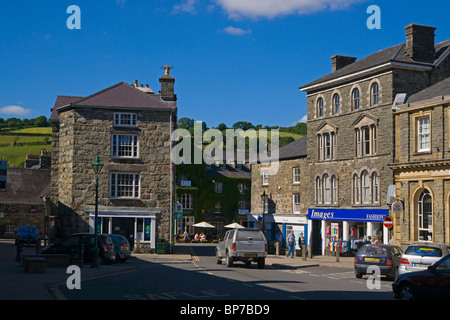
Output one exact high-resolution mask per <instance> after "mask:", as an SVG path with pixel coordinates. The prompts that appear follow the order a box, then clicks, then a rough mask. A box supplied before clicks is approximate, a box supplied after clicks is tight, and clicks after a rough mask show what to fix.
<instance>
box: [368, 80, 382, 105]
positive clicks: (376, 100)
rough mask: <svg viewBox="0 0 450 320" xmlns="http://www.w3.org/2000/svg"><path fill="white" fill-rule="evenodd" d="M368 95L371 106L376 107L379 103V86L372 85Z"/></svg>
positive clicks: (376, 84) (376, 83)
mask: <svg viewBox="0 0 450 320" xmlns="http://www.w3.org/2000/svg"><path fill="white" fill-rule="evenodd" d="M375 89H376V90H375ZM370 93H371V102H372V105H373V106H376V105H378V104H379V103H380V86H379V85H378V82H374V83H372V85H371V87H370Z"/></svg>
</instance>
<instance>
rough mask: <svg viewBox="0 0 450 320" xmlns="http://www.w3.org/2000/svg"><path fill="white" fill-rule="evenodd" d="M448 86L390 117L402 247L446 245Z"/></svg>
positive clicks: (449, 232) (449, 213)
mask: <svg viewBox="0 0 450 320" xmlns="http://www.w3.org/2000/svg"><path fill="white" fill-rule="evenodd" d="M449 82H450V81H448V80H447V81H446V83H444V85H441V84H439V83H438V84H437V85H436V86H440V87H441V88H442V90H439V87H438V88H437V89H438V90H434V92H432V95H431V97H432V98H431V99H426V100H422V101H417V102H412V103H407V104H403V105H400V106H398V107H397V110H396V111H394V117H395V132H396V135H395V150H396V152H395V156H394V163H393V164H391V165H390V167H391V168H392V169H393V170H394V174H395V186H396V199H397V200H398V201H401V202H402V203H403V211H402V212H401V213H400V214H398V215H396V216H395V218H396V219H395V220H394V222H395V226H396V227H397V230H398V233H397V236H396V240H397V241H398V242H399V243H400V244H402V245H405V246H406V245H408V244H410V243H412V242H416V241H432V242H436V243H447V244H449V243H450V206H449V204H450V173H449V169H448V168H449V166H450V160H449V159H450V143H449V142H450V137H449V134H450V130H449V127H450V109H449V99H450V96H448V95H447V94H448V89H447V88H448V83H449ZM430 89H434V86H433V87H430ZM424 91H425V90H424ZM420 94H421V93H419V94H418V95H420ZM411 98H412V99H414V96H412V97H411ZM423 119H425V121H426V122H425V123H426V124H427V128H425V130H426V131H425V132H424V131H422V128H423V124H422V123H421V121H422V120H423ZM423 132H424V133H425V135H426V136H425V137H422V136H423ZM422 139H424V140H422ZM421 141H426V144H423V143H421Z"/></svg>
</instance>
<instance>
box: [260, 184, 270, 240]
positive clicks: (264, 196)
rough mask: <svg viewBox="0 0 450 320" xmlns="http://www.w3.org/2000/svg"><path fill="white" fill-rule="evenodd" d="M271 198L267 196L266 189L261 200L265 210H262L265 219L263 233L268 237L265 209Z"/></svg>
mask: <svg viewBox="0 0 450 320" xmlns="http://www.w3.org/2000/svg"><path fill="white" fill-rule="evenodd" d="M268 198H269V196H268V195H267V194H266V189H264V192H263V194H262V195H261V200H262V202H263V209H262V218H263V233H264V236H265V235H266V218H265V217H266V214H265V209H266V201H267V199H268Z"/></svg>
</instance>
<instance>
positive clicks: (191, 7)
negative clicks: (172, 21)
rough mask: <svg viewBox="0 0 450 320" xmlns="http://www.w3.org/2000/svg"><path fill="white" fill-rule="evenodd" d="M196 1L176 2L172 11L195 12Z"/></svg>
mask: <svg viewBox="0 0 450 320" xmlns="http://www.w3.org/2000/svg"><path fill="white" fill-rule="evenodd" d="M197 3H198V0H186V1H185V2H184V3H181V4H177V5H175V6H174V7H173V11H172V13H178V12H188V13H196V12H197V11H196V9H195V5H196V4H197Z"/></svg>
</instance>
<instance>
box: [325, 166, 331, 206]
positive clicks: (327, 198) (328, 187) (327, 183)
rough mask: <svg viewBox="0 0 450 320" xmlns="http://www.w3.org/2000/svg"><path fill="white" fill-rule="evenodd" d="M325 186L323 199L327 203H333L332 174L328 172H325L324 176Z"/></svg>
mask: <svg viewBox="0 0 450 320" xmlns="http://www.w3.org/2000/svg"><path fill="white" fill-rule="evenodd" d="M323 187H324V193H323V200H324V202H325V203H331V182H330V176H329V175H328V174H326V173H325V174H324V176H323Z"/></svg>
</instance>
